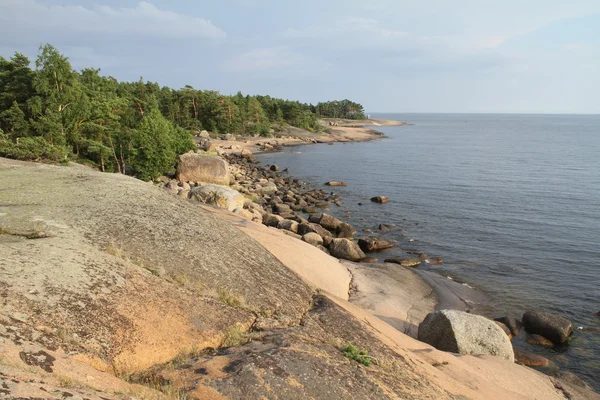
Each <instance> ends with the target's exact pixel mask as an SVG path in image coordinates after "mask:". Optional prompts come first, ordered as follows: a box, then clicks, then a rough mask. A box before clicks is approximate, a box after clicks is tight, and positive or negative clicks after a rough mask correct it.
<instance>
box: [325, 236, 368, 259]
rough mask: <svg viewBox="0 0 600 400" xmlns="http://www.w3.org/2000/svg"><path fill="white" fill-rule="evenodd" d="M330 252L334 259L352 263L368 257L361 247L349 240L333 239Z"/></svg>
mask: <svg viewBox="0 0 600 400" xmlns="http://www.w3.org/2000/svg"><path fill="white" fill-rule="evenodd" d="M329 251H330V253H331V255H332V256H334V257H337V258H343V259H344V260H350V261H359V260H362V259H363V258H365V257H366V256H365V253H363V251H362V250H361V249H360V247H358V245H357V244H356V243H354V242H353V241H351V240H348V239H332V241H331V243H330V244H329Z"/></svg>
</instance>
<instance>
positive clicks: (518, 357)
mask: <svg viewBox="0 0 600 400" xmlns="http://www.w3.org/2000/svg"><path fill="white" fill-rule="evenodd" d="M515 362H516V363H517V364H522V365H526V366H528V367H547V366H548V365H550V360H548V359H547V358H546V357H542V356H540V355H537V354H533V353H529V352H527V351H522V350H515Z"/></svg>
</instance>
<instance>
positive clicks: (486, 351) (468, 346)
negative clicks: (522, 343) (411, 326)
mask: <svg viewBox="0 0 600 400" xmlns="http://www.w3.org/2000/svg"><path fill="white" fill-rule="evenodd" d="M418 339H419V340H420V341H422V342H425V343H428V344H430V345H432V346H433V347H435V348H436V349H438V350H442V351H450V352H453V353H459V354H472V355H491V356H497V357H501V358H504V359H505V360H508V361H511V362H514V360H515V356H514V352H513V348H512V344H511V343H510V340H509V339H508V337H507V336H506V334H505V333H504V331H503V330H502V329H501V328H500V327H499V326H498V325H496V323H495V322H494V321H492V320H489V319H487V318H485V317H482V316H480V315H474V314H469V313H466V312H464V311H457V310H441V311H436V312H433V313H430V314H428V315H427V317H425V319H424V320H423V322H421V324H420V325H419V332H418Z"/></svg>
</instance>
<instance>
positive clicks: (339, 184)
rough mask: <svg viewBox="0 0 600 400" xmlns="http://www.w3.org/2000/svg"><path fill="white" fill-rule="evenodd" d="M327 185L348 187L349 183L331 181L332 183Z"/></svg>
mask: <svg viewBox="0 0 600 400" xmlns="http://www.w3.org/2000/svg"><path fill="white" fill-rule="evenodd" d="M325 185H327V186H348V183H347V182H335V181H331V182H327V183H325Z"/></svg>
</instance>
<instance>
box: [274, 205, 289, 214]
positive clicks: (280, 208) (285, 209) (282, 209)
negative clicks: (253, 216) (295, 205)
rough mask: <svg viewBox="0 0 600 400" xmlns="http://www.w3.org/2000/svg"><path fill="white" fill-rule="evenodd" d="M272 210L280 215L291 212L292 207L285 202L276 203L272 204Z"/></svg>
mask: <svg viewBox="0 0 600 400" xmlns="http://www.w3.org/2000/svg"><path fill="white" fill-rule="evenodd" d="M273 211H274V212H276V213H277V214H279V215H281V214H291V212H292V209H291V208H290V206H289V205H287V204H276V205H275V206H273Z"/></svg>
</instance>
